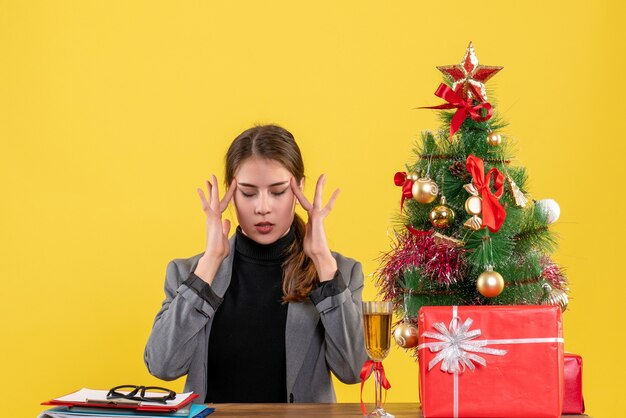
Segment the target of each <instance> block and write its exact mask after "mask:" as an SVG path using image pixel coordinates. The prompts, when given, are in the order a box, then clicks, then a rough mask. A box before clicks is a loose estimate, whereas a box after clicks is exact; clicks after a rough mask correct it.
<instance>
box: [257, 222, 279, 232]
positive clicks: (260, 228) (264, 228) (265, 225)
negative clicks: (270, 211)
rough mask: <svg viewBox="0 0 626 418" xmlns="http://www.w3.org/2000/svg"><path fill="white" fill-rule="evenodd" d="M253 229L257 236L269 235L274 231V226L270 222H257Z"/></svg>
mask: <svg viewBox="0 0 626 418" xmlns="http://www.w3.org/2000/svg"><path fill="white" fill-rule="evenodd" d="M254 227H255V228H256V230H257V232H258V233H259V234H269V233H270V232H272V230H273V229H274V224H272V223H270V222H259V223H258V224H255V225H254Z"/></svg>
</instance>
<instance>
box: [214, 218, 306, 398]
mask: <svg viewBox="0 0 626 418" xmlns="http://www.w3.org/2000/svg"><path fill="white" fill-rule="evenodd" d="M294 237H295V228H291V230H290V231H289V233H288V234H287V235H285V236H284V237H282V238H280V239H279V240H278V241H276V242H274V243H272V244H269V245H263V244H259V243H257V242H255V241H253V240H251V239H250V238H248V237H246V236H245V235H244V234H243V233H242V232H241V229H239V228H238V229H237V237H236V238H235V254H234V259H233V271H232V277H231V281H230V286H229V287H228V290H227V291H226V293H225V294H224V299H223V301H222V303H221V304H220V306H219V309H217V311H216V312H215V317H214V318H213V324H212V326H211V336H210V340H209V341H210V342H209V355H208V364H207V369H208V371H209V373H208V386H207V396H206V399H205V402H254V403H258V402H273V403H277V402H286V401H287V395H286V393H287V388H286V385H287V383H286V371H285V367H286V366H285V324H286V321H287V305H286V304H283V303H282V296H283V292H282V279H283V270H282V263H283V262H284V261H285V253H286V251H287V249H288V247H289V245H291V243H292V242H293V239H294Z"/></svg>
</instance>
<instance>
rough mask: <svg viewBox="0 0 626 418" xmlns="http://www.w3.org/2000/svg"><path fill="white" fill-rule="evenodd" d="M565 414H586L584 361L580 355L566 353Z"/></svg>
mask: <svg viewBox="0 0 626 418" xmlns="http://www.w3.org/2000/svg"><path fill="white" fill-rule="evenodd" d="M563 390H564V391H565V394H564V396H563V413H564V414H582V413H584V412H585V401H584V399H583V359H582V357H581V356H579V355H578V354H570V353H565V361H564V363H563Z"/></svg>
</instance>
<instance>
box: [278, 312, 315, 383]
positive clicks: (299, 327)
mask: <svg viewBox="0 0 626 418" xmlns="http://www.w3.org/2000/svg"><path fill="white" fill-rule="evenodd" d="M319 319H320V316H319V312H318V311H317V309H316V308H315V305H313V303H312V302H310V301H305V302H291V303H289V306H288V308H287V326H286V328H285V346H286V349H287V359H286V361H287V393H291V391H292V390H293V385H294V384H295V382H296V378H297V377H298V373H299V372H300V369H301V368H302V363H303V362H304V357H305V356H306V353H307V352H308V351H309V344H310V342H311V338H312V337H313V333H314V332H315V328H316V327H317V323H318V322H319Z"/></svg>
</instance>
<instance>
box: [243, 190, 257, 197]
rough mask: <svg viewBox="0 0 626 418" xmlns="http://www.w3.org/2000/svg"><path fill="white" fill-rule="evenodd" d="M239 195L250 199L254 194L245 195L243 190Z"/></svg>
mask: <svg viewBox="0 0 626 418" xmlns="http://www.w3.org/2000/svg"><path fill="white" fill-rule="evenodd" d="M241 194H242V195H243V196H244V197H252V196H254V193H246V192H244V191H243V190H241Z"/></svg>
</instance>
